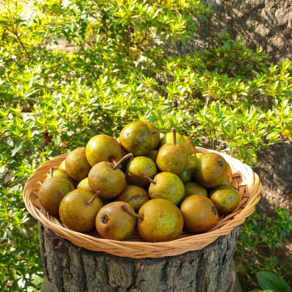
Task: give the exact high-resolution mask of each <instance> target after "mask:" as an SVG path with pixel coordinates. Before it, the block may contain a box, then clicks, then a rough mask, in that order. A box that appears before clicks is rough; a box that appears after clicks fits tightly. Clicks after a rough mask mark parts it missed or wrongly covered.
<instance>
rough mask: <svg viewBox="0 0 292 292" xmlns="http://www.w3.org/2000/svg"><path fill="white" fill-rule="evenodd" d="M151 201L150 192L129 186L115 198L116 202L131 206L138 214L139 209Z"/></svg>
mask: <svg viewBox="0 0 292 292" xmlns="http://www.w3.org/2000/svg"><path fill="white" fill-rule="evenodd" d="M149 200H150V197H149V195H148V192H147V191H146V190H145V189H143V188H141V187H138V186H127V187H125V188H124V189H123V191H122V192H121V193H120V194H119V195H118V196H117V197H116V198H115V201H122V202H126V203H128V204H130V205H131V206H132V207H133V209H134V210H135V211H136V212H138V211H139V209H140V208H141V207H142V205H144V204H145V203H146V202H147V201H149Z"/></svg>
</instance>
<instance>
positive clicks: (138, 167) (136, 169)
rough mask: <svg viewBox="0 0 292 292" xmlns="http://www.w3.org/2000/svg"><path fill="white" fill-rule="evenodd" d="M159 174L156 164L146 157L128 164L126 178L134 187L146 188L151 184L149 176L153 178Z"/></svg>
mask: <svg viewBox="0 0 292 292" xmlns="http://www.w3.org/2000/svg"><path fill="white" fill-rule="evenodd" d="M156 174H157V167H156V164H155V162H154V161H153V160H152V159H151V158H149V157H145V156H137V157H135V158H134V159H133V160H130V161H129V162H128V165H127V168H126V178H127V180H128V181H129V182H130V184H132V185H137V186H140V187H144V186H146V185H148V184H149V180H148V179H147V178H145V176H148V177H150V178H153V177H154V176H155V175H156Z"/></svg>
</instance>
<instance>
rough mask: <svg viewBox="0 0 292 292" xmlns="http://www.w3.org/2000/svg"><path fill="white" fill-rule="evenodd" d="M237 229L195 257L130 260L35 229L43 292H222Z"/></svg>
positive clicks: (228, 280) (228, 277) (228, 276)
mask: <svg viewBox="0 0 292 292" xmlns="http://www.w3.org/2000/svg"><path fill="white" fill-rule="evenodd" d="M238 233H239V228H238V227H237V228H235V229H234V230H233V231H232V232H231V233H230V234H229V235H227V236H224V237H220V238H218V239H217V240H216V241H215V242H213V243H212V244H210V245H209V246H207V247H205V248H204V249H202V250H200V251H193V252H187V253H185V254H182V255H178V256H173V257H165V258H159V259H151V258H146V259H131V258H122V257H117V256H113V255H110V254H107V253H105V252H94V251H89V250H86V249H84V248H80V247H76V246H75V245H73V244H72V243H70V242H69V241H67V240H65V239H62V238H61V237H59V236H57V235H56V234H55V233H54V232H52V231H51V230H49V229H47V228H45V227H44V226H43V225H42V224H41V223H39V236H40V249H41V255H42V261H43V268H44V273H45V276H46V278H47V283H46V286H47V287H48V286H49V287H50V288H47V289H46V290H45V289H44V288H43V290H42V291H46V292H49V291H50V292H51V291H54V292H61V291H62V292H63V291H64V292H66V291H68V292H83V291H84V292H85V291H86V292H93V291H94V292H96V291H97V292H126V291H129V292H160V291H168V292H171V291H173V292H180V291H181V292H190V291H192V292H226V291H227V290H228V286H229V285H230V283H231V282H232V277H231V273H232V270H233V269H232V257H233V253H234V250H235V246H236V239H237V236H238Z"/></svg>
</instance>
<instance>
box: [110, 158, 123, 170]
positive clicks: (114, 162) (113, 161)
mask: <svg viewBox="0 0 292 292" xmlns="http://www.w3.org/2000/svg"><path fill="white" fill-rule="evenodd" d="M110 162H111V163H113V164H114V165H116V164H117V162H116V161H115V160H114V159H113V158H111V159H110ZM119 168H122V166H121V165H119Z"/></svg>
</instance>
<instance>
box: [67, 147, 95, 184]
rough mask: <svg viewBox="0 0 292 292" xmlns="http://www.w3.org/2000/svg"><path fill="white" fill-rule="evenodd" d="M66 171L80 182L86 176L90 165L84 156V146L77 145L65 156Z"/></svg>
mask: <svg viewBox="0 0 292 292" xmlns="http://www.w3.org/2000/svg"><path fill="white" fill-rule="evenodd" d="M65 163H66V171H67V173H68V174H69V175H70V176H71V177H72V178H73V179H74V180H76V181H78V182H80V181H81V180H83V179H84V178H86V177H87V176H88V173H89V171H90V169H91V165H90V164H89V162H88V161H87V158H86V149H85V147H78V148H76V149H75V150H74V151H72V152H70V153H69V154H68V156H67V157H66V161H65Z"/></svg>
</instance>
